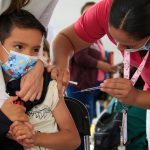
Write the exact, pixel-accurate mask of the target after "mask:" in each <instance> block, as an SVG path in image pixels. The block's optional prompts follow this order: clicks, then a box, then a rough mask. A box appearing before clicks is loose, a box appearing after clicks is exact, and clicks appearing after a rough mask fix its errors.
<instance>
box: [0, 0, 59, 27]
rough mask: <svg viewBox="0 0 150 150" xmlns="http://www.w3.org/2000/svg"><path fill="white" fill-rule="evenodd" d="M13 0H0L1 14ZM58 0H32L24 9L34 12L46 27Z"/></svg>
mask: <svg viewBox="0 0 150 150" xmlns="http://www.w3.org/2000/svg"><path fill="white" fill-rule="evenodd" d="M10 2H11V0H0V14H2V13H3V12H4V11H5V10H6V9H7V8H8V7H9V5H10ZM57 2H58V0H30V2H29V3H28V4H27V6H25V7H24V8H23V9H25V10H27V11H29V12H30V13H32V14H33V15H34V16H35V17H36V18H37V19H38V20H39V21H40V22H41V23H42V24H43V25H44V26H45V27H46V28H47V26H48V23H49V21H50V18H51V16H52V13H53V10H54V8H55V6H56V4H57Z"/></svg>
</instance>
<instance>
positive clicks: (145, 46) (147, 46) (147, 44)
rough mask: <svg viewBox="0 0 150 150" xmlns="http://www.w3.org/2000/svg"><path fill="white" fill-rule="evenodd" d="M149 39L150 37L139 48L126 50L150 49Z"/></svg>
mask: <svg viewBox="0 0 150 150" xmlns="http://www.w3.org/2000/svg"><path fill="white" fill-rule="evenodd" d="M149 40H150V37H149V38H148V40H147V41H146V43H145V44H144V45H143V46H142V47H140V48H138V49H125V50H126V51H129V52H137V51H141V50H149V49H150V42H149Z"/></svg>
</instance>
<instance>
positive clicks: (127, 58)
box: [123, 50, 149, 85]
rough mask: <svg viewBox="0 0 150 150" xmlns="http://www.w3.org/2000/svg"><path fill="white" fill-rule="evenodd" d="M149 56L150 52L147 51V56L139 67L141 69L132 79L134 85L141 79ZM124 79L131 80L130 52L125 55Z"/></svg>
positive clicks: (138, 69)
mask: <svg viewBox="0 0 150 150" xmlns="http://www.w3.org/2000/svg"><path fill="white" fill-rule="evenodd" d="M148 55H149V50H148V51H147V54H146V55H145V56H144V58H143V60H142V62H141V64H140V65H139V67H138V68H137V70H136V71H135V73H134V75H133V76H132V78H131V81H132V83H133V85H134V84H135V83H136V81H137V79H138V78H139V76H140V74H141V72H142V70H143V68H144V66H145V64H146V61H147V58H148ZM123 63H124V78H126V79H129V75H130V52H128V51H125V54H124V61H123Z"/></svg>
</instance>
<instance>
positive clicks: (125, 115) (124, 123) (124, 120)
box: [122, 110, 128, 144]
mask: <svg viewBox="0 0 150 150" xmlns="http://www.w3.org/2000/svg"><path fill="white" fill-rule="evenodd" d="M122 130H123V132H122V133H123V144H126V142H127V136H128V135H127V111H126V110H123V118H122Z"/></svg>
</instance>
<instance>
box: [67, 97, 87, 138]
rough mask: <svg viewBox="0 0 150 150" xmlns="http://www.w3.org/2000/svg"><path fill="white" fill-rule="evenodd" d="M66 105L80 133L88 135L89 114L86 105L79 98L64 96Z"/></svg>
mask: <svg viewBox="0 0 150 150" xmlns="http://www.w3.org/2000/svg"><path fill="white" fill-rule="evenodd" d="M64 99H65V102H66V105H67V107H68V109H69V111H70V113H71V115H72V117H73V119H74V122H75V124H76V127H77V129H78V132H79V134H80V135H83V136H85V135H89V136H90V122H89V114H88V110H87V108H86V106H85V105H84V104H83V103H82V102H80V101H79V100H77V99H75V98H72V97H65V98H64Z"/></svg>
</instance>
